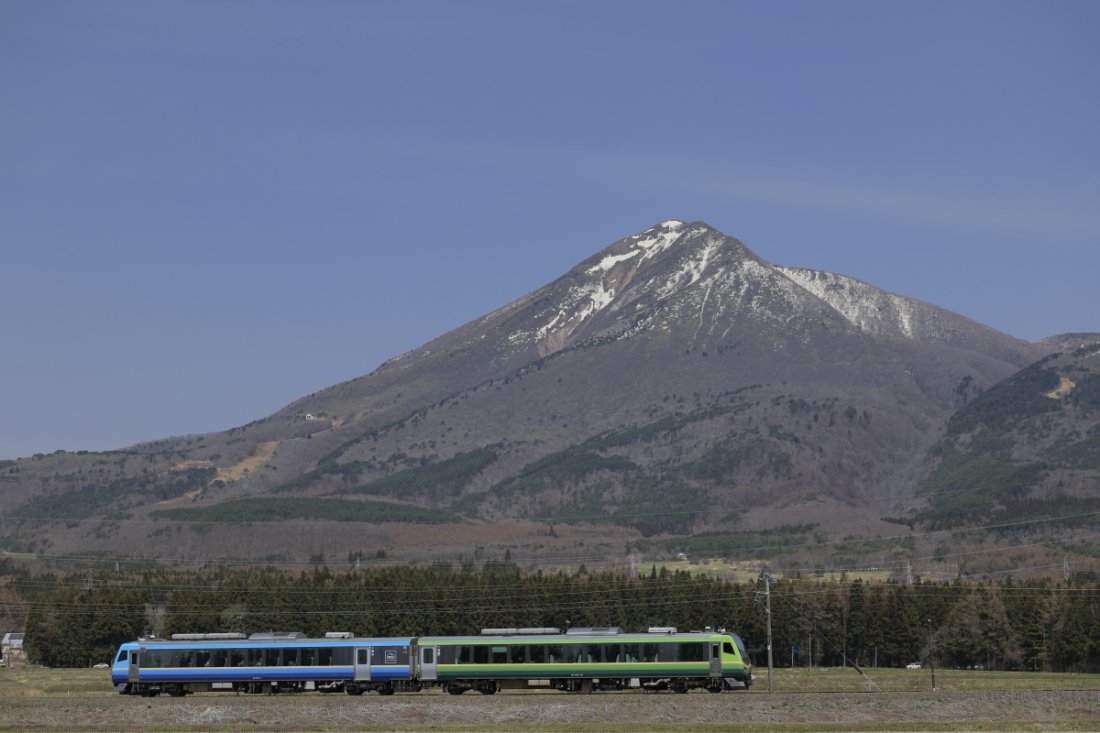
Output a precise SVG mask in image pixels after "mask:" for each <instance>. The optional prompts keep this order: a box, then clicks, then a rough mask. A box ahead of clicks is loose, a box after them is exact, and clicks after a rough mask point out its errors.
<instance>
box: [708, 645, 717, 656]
mask: <svg viewBox="0 0 1100 733" xmlns="http://www.w3.org/2000/svg"><path fill="white" fill-rule="evenodd" d="M710 658H711V659H718V645H717V644H711V645H710Z"/></svg>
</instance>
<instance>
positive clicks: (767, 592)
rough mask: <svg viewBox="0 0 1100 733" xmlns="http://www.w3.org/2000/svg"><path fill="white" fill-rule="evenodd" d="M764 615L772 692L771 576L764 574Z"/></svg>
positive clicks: (770, 689) (769, 686) (769, 680)
mask: <svg viewBox="0 0 1100 733" xmlns="http://www.w3.org/2000/svg"><path fill="white" fill-rule="evenodd" d="M764 603H765V605H764V613H765V614H766V615H767V619H768V692H771V691H772V576H770V575H768V574H767V573H764Z"/></svg>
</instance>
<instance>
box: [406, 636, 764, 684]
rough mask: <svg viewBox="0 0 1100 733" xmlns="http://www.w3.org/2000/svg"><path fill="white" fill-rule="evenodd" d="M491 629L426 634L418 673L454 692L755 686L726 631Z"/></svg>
mask: <svg viewBox="0 0 1100 733" xmlns="http://www.w3.org/2000/svg"><path fill="white" fill-rule="evenodd" d="M546 631H551V632H556V631H557V630H556V629H486V630H485V631H483V632H482V635H481V636H466V637H463V636H437V637H420V638H419V639H418V640H417V667H418V674H419V679H420V681H421V682H424V683H428V684H432V683H435V684H438V685H440V686H442V687H443V688H444V689H446V690H447V691H448V692H450V693H451V694H454V695H460V694H462V693H463V692H466V691H467V690H477V691H478V692H480V693H482V694H486V695H491V694H493V693H495V692H497V691H498V690H502V689H532V688H539V687H543V688H548V689H558V690H565V691H568V692H591V691H592V690H622V689H628V688H642V689H646V690H672V691H674V692H687V691H688V690H691V689H693V688H702V689H706V690H709V691H711V692H723V691H725V690H734V689H744V688H747V687H749V686H750V685H751V684H752V665H751V664H750V662H749V659H748V654H747V653H746V652H745V645H744V643H743V642H742V641H741V639H740V637H738V636H737V635H736V634H733V633H730V632H727V631H724V630H722V631H716V632H710V631H701V632H700V631H693V632H687V633H679V632H677V631H676V630H675V629H650V630H649V631H648V632H646V633H634V634H631V633H626V634H624V633H622V631H621V630H620V629H617V628H611V629H570V630H569V631H567V632H566V633H564V634H561V633H540V632H546Z"/></svg>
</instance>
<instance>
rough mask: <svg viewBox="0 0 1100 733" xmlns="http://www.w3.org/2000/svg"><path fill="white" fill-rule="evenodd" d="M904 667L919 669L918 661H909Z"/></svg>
mask: <svg viewBox="0 0 1100 733" xmlns="http://www.w3.org/2000/svg"><path fill="white" fill-rule="evenodd" d="M905 668H906V669H920V662H910V663H909V664H907V665H905Z"/></svg>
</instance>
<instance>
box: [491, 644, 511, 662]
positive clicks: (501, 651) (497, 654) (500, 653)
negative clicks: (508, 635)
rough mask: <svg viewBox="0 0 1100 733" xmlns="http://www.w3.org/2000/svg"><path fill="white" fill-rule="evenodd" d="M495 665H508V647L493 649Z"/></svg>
mask: <svg viewBox="0 0 1100 733" xmlns="http://www.w3.org/2000/svg"><path fill="white" fill-rule="evenodd" d="M493 664H508V647H506V646H495V647H493Z"/></svg>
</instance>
